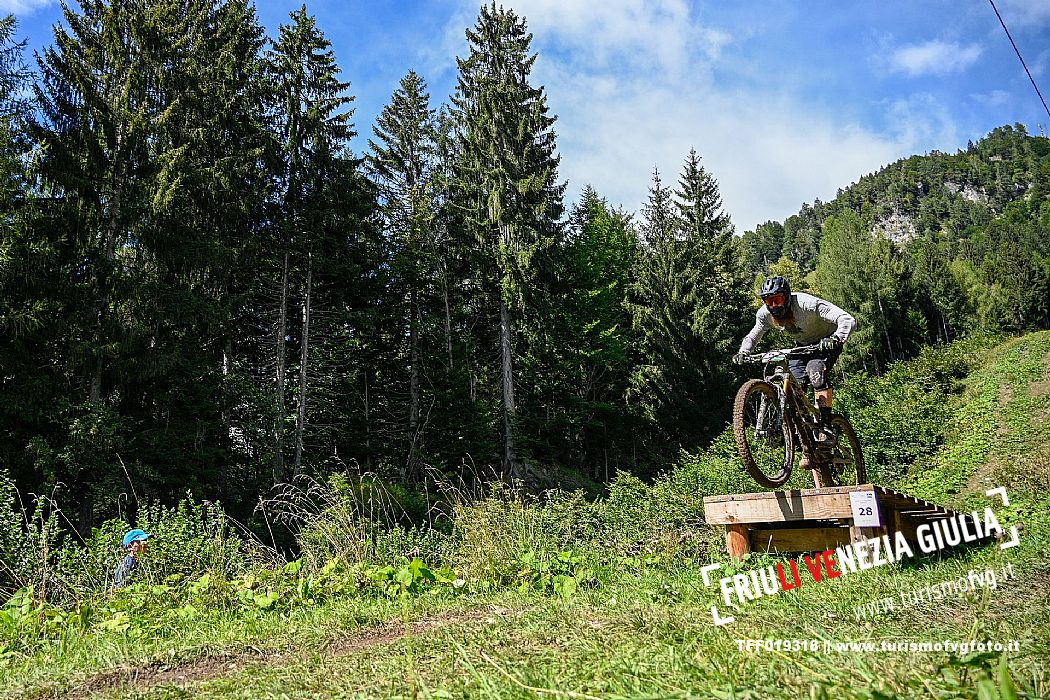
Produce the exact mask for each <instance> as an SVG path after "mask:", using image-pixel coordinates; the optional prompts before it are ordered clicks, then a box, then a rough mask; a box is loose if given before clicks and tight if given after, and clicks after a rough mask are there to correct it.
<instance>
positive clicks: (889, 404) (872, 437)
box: [835, 336, 1001, 483]
mask: <svg viewBox="0 0 1050 700" xmlns="http://www.w3.org/2000/svg"><path fill="white" fill-rule="evenodd" d="M1000 341H1001V339H997V338H994V337H990V336H974V337H971V338H965V339H962V340H959V341H956V342H954V343H952V344H950V345H937V346H932V347H927V348H925V349H923V351H922V352H921V353H920V354H919V356H918V357H916V358H914V359H911V360H908V361H905V362H897V363H894V364H892V365H890V367H889V369H888V370H887V371H886V373H885V374H883V375H881V376H878V377H867V376H863V375H860V376H855V377H851V378H850V379H848V380H847V381H846V382H844V383H843V385H842V387H841V388H840V389H839V390H838V391H837V392H836V398H835V402H836V410H838V411H841V412H843V413H845V414H846V415H848V416H849V419H850V422H851V423H852V424H853V427H854V428H855V429H856V431H857V434H858V435H859V436H860V439H861V444H862V446H863V450H864V459H865V465H866V467H867V471H868V478H869V479H870V480H872V481H875V482H877V483H893V482H894V481H896V480H897V479H898V478H900V477H901V476H902V475H904V474H905V473H906V472H907V471H908V468H909V467H910V466H911V465H912V464H914V463H915V461H916V460H917V459H919V458H920V457H922V456H924V455H928V454H930V453H931V452H933V451H934V450H936V448H937V447H939V446H940V445H941V444H942V443H943V441H944V437H945V436H944V431H945V426H946V424H947V422H948V419H949V417H950V416H951V413H952V411H953V410H954V402H953V397H955V396H956V395H958V394H959V393H960V392H961V391H962V388H963V380H964V379H965V378H966V377H967V376H968V375H969V373H970V372H971V371H972V370H973V369H974V368H975V367H976V365H977V363H978V362H979V361H980V359H981V357H982V356H983V354H984V352H985V351H987V350H988V349H989V348H991V347H994V346H995V345H996V344H998V343H999V342H1000Z"/></svg>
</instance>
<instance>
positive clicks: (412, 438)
mask: <svg viewBox="0 0 1050 700" xmlns="http://www.w3.org/2000/svg"><path fill="white" fill-rule="evenodd" d="M435 120H436V114H435V111H434V110H433V109H431V108H430V95H429V94H428V93H427V87H426V83H425V82H424V81H423V79H422V78H420V76H419V75H417V74H416V73H415V72H414V71H409V73H408V74H407V75H406V76H405V77H404V78H402V80H401V84H400V86H399V87H398V89H397V90H396V91H395V92H394V94H393V96H392V97H391V99H390V103H389V104H388V105H387V106H386V107H384V108H383V111H382V113H380V115H379V117H378V118H377V119H376V124H375V126H373V131H374V133H375V137H376V140H369V142H368V143H369V147H370V149H371V154H370V155H369V156H368V157H367V159H366V164H367V167H368V170H369V172H370V173H371V175H372V177H373V178H374V179H375V180H376V183H377V184H378V188H379V195H380V201H381V209H380V210H381V213H382V216H383V219H384V224H385V228H386V235H387V238H388V239H389V245H390V246H391V248H392V250H391V251H390V256H391V280H390V290H389V293H388V295H389V298H390V300H391V306H390V308H391V310H393V309H397V312H398V316H399V321H400V322H401V323H402V325H403V328H404V333H403V335H404V336H405V338H406V344H407V346H408V347H407V353H399V354H401V355H407V364H408V367H407V375H408V410H407V420H406V425H405V435H406V440H405V441H406V442H407V448H406V450H405V452H406V454H405V456H404V462H403V468H402V476H403V477H404V478H405V479H406V480H409V481H417V480H419V479H420V477H421V476H422V474H421V462H420V451H421V449H422V444H423V424H422V422H421V405H422V400H423V399H422V389H421V386H420V382H421V373H422V371H423V370H422V366H423V363H424V352H425V348H424V338H423V337H422V336H423V335H424V334H428V335H429V334H430V332H431V330H432V329H434V326H435V324H434V323H433V319H434V314H433V313H432V310H433V308H432V307H433V305H434V302H435V296H436V294H435V291H436V284H435V283H436V279H435V272H436V266H437V240H436V239H437V236H436V233H437V230H436V229H437V220H436V219H437V208H438V206H439V205H438V201H437V192H436V183H435V182H434V178H433V170H434V168H435V160H436V157H437V145H436V138H437V131H436V123H435Z"/></svg>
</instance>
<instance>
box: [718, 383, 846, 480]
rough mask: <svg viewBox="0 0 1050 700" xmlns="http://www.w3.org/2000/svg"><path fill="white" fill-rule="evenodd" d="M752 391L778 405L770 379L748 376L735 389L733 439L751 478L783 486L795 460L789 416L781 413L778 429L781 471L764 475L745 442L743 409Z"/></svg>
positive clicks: (745, 432) (746, 440) (746, 439)
mask: <svg viewBox="0 0 1050 700" xmlns="http://www.w3.org/2000/svg"><path fill="white" fill-rule="evenodd" d="M753 393H762V394H765V395H766V398H767V399H768V400H770V401H773V402H776V405H777V406H778V408H779V396H778V394H777V390H776V389H774V388H773V386H772V385H771V384H770V383H769V382H766V381H764V380H762V379H750V380H748V381H746V382H744V384H743V385H742V386H741V387H740V389H739V390H738V391H737V392H736V400H735V401H734V402H733V435H734V437H735V438H736V448H737V452H739V453H740V460H741V461H742V462H743V463H744V468H745V469H746V470H747V473H748V474H750V475H751V478H752V479H754V480H755V481H757V482H758V483H759V484H761V485H763V486H767V487H769V488H777V487H778V486H783V484H784V483H785V482H786V481H787V480H788V479H789V478H790V477H791V468H792V462H793V461H794V459H795V445H794V440H793V439H792V438H793V436H792V427H791V424H790V418H788V417H787V416H781V423H780V430H781V435H782V438H783V440H784V461H783V464H782V465H781V470H780V471H779V472H778V473H776V474H772V475H770V474H767V473H766V472H764V471H763V470H762V468H761V467H760V466H759V465H758V463H757V462H756V461H755V458H754V455H753V453H752V450H751V445H750V444H749V443H748V438H747V427H748V426H747V425H746V424H745V421H746V416H745V411H746V408H747V401H748V398H749V397H750V396H751V394H753ZM851 430H852V429H851Z"/></svg>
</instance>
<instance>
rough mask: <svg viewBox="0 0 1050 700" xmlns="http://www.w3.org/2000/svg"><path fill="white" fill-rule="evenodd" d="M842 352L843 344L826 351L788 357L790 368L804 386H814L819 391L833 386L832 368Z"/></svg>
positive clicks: (792, 374)
mask: <svg viewBox="0 0 1050 700" xmlns="http://www.w3.org/2000/svg"><path fill="white" fill-rule="evenodd" d="M841 354H842V344H841V343H840V344H838V345H836V346H835V347H834V348H833V349H831V350H827V351H825V352H820V351H816V352H812V353H809V354H808V355H799V356H798V357H792V358H790V359H788V369H789V370H791V376H793V377H794V378H795V379H796V380H797V381H798V383H799V384H801V385H802V386H812V387H813V388H814V389H816V390H817V391H821V390H823V389H830V388H831V368H832V367H834V366H835V362H836V361H837V360H838V359H839V355H841Z"/></svg>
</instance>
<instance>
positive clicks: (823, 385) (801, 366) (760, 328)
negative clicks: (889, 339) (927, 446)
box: [733, 275, 857, 469]
mask: <svg viewBox="0 0 1050 700" xmlns="http://www.w3.org/2000/svg"><path fill="white" fill-rule="evenodd" d="M758 296H759V297H761V298H762V302H763V303H762V307H761V308H760V309H759V310H758V313H756V314H755V327H754V328H752V329H751V332H750V333H748V334H747V336H746V337H745V338H744V340H743V342H741V343H740V351H739V352H738V353H737V354H736V355H734V356H733V362H735V363H737V364H741V363H742V362H744V360H745V359H746V358H747V356H748V355H750V354H751V352H752V351H753V350H754V349H755V345H757V344H758V341H759V340H761V339H762V336H764V335H765V334H766V331H768V330H769V329H770V328H772V327H776V328H778V329H780V330H781V331H782V332H784V333H787V334H788V335H790V336H791V340H792V342H793V343H794V345H795V347H798V346H800V345H814V344H816V345H818V349H817V350H816V351H814V352H812V353H809V354H807V355H804V356H800V357H792V358H789V360H788V369H789V370H790V371H791V374H792V375H793V376H794V377H795V379H797V380H798V382H799V383H800V384H801V385H802V386H806V385H807V384H810V385H812V386H813V395H814V397H815V398H816V400H817V407H818V408H819V409H820V427H819V429H818V430H817V431H816V434H815V435H814V438H815V439H816V441H817V444H818V445H830V444H834V442H835V435H834V433H833V432H832V431H831V403H832V398H833V392H832V389H831V368H832V367H834V366H835V361H836V360H838V358H839V355H840V354H842V345H843V344H844V343H845V342H846V340H847V339H848V338H849V335H850V333H852V332H853V330H854V329H855V328H856V327H857V321H856V319H854V318H853V317H852V316H850V315H849V314H848V313H846V312H845V311H843V310H842V309H840V308H839V307H838V306H836V305H835V304H832V303H831V302H830V301H826V300H824V299H821V298H820V297H815V296H813V295H812V294H805V293H803V292H795V293H792V292H791V286H790V285H789V284H788V281H787V280H786V279H784V277H782V276H780V275H776V276H774V277H767V278H766V279H765V281H763V282H762V287H761V289H760V291H759V293H758ZM806 461H807V460H806V459H805V458H803V464H800V465H799V466H801V467H802V468H803V469H805V468H807V467H808V464H805V462H806Z"/></svg>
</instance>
